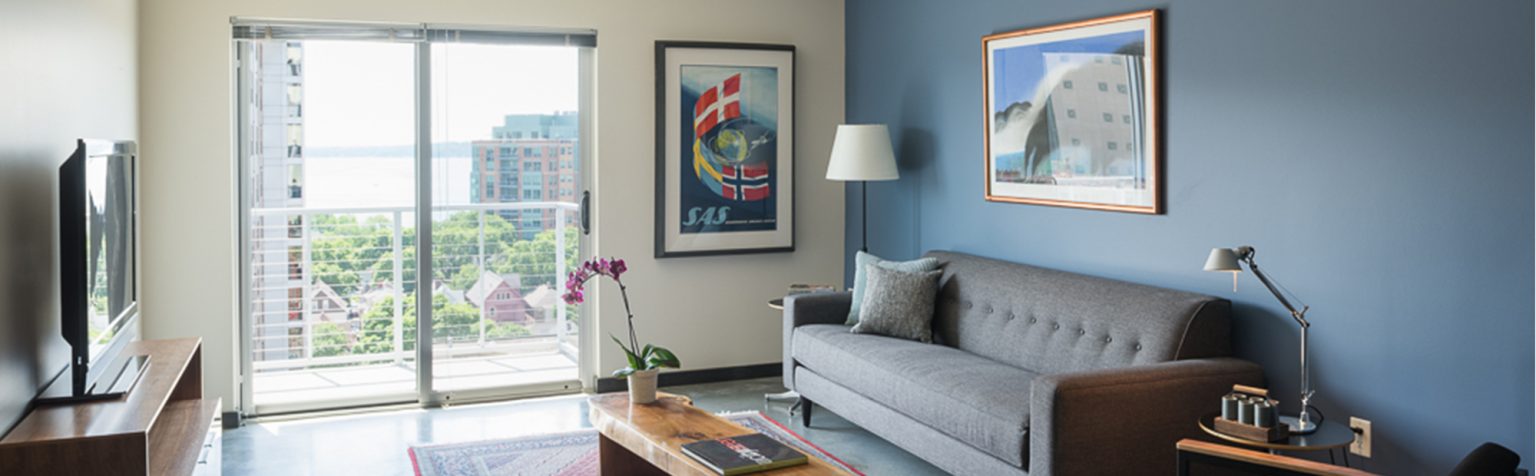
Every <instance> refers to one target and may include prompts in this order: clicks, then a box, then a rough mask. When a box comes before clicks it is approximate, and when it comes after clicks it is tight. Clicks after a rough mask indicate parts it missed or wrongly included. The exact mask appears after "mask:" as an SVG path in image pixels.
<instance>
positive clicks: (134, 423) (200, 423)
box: [0, 338, 221, 476]
mask: <svg viewBox="0 0 1536 476" xmlns="http://www.w3.org/2000/svg"><path fill="white" fill-rule="evenodd" d="M122 355H123V356H125V357H126V356H131V355H148V356H149V364H148V369H147V370H145V372H144V375H143V376H142V377H140V379H141V380H140V381H139V383H138V385H136V386H134V388H133V391H132V392H130V393H129V394H128V395H127V396H125V397H123V398H119V399H116V400H103V401H96V402H87V403H78V404H70V405H45V406H38V407H36V408H34V409H32V412H31V413H29V414H27V416H26V418H24V419H22V421H21V423H19V424H17V425H16V428H14V429H12V430H11V432H10V434H7V435H5V438H4V439H0V474H5V475H32V474H39V475H43V474H46V475H55V474H91V475H97V474H101V475H156V476H160V475H175V476H181V475H189V474H219V452H220V446H221V445H220V441H219V435H220V431H221V428H220V424H221V422H220V417H219V412H220V403H221V402H220V401H219V399H217V398H212V399H209V398H203V370H202V368H203V364H202V360H203V358H202V340H201V339H197V338H188V339H166V340H146V341H137V342H131V343H129V344H128V345H127V346H125V347H124V349H123V352H122ZM60 384H62V386H63V387H68V386H69V385H70V382H69V379H67V378H60V379H57V381H56V382H55V386H57V385H60ZM67 390H68V389H67V388H66V389H65V391H67ZM54 391H56V390H55V389H53V388H50V389H49V390H47V391H45V393H50V392H54Z"/></svg>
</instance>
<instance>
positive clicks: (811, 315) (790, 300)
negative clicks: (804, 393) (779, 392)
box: [784, 292, 853, 390]
mask: <svg viewBox="0 0 1536 476" xmlns="http://www.w3.org/2000/svg"><path fill="white" fill-rule="evenodd" d="M851 307H853V293H851V292H839V293H811V294H797V295H794V296H786V297H785V298H784V388H788V389H790V390H794V389H795V360H794V358H793V357H791V355H792V351H793V350H794V349H792V348H791V347H790V346H791V345H792V344H793V343H794V336H795V328H796V327H800V326H804V325H808V324H842V323H844V322H848V309H849V308H851Z"/></svg>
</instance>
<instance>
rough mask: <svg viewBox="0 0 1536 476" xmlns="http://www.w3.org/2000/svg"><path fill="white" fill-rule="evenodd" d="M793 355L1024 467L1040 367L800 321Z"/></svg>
mask: <svg viewBox="0 0 1536 476" xmlns="http://www.w3.org/2000/svg"><path fill="white" fill-rule="evenodd" d="M792 338H793V344H792V354H793V356H794V359H795V361H796V362H798V363H799V364H800V365H802V366H805V367H806V368H809V369H810V370H812V371H814V372H816V373H817V374H820V375H821V376H823V377H826V378H827V379H828V380H831V381H833V382H835V383H837V384H838V385H842V386H844V387H847V388H849V389H850V390H853V391H855V392H858V393H859V394H861V395H864V396H866V397H868V398H870V399H871V400H874V401H877V402H880V403H881V404H883V405H885V406H887V407H890V408H891V409H892V410H895V411H897V412H900V413H902V414H904V415H907V416H908V417H911V418H912V419H914V420H917V421H919V422H922V423H924V424H926V425H928V426H930V427H932V428H934V429H935V430H938V431H940V432H943V433H944V434H947V435H949V436H951V437H953V438H955V439H957V440H960V441H964V442H966V443H967V444H969V445H971V446H974V447H976V448H977V449H979V450H982V451H985V452H986V453H988V454H991V455H992V456H995V457H997V458H998V459H1001V460H1003V461H1007V462H1009V463H1012V464H1015V465H1019V466H1021V467H1022V466H1023V465H1024V464H1025V461H1027V455H1026V454H1025V452H1026V451H1027V450H1028V447H1029V440H1028V438H1027V436H1028V426H1029V399H1030V393H1029V388H1030V384H1031V383H1032V382H1033V381H1034V379H1035V377H1036V374H1034V373H1032V372H1028V371H1025V370H1022V369H1019V368H1017V367H1013V366H1009V365H1006V364H1002V363H999V362H997V361H994V360H991V359H987V358H984V357H979V356H976V355H973V354H970V353H966V352H964V351H961V350H958V349H955V348H952V347H946V346H942V345H932V344H921V343H917V342H912V341H909V340H904V339H897V338H892V337H882V336H877V335H869V334H853V333H851V332H849V331H848V327H847V326H840V325H833V324H816V325H808V326H802V327H799V328H796V329H795V331H794V336H793V337H792Z"/></svg>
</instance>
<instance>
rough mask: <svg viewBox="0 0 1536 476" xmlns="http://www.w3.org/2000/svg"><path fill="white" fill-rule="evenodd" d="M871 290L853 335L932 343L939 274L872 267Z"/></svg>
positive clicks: (870, 274) (870, 271) (869, 268)
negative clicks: (874, 335)
mask: <svg viewBox="0 0 1536 476" xmlns="http://www.w3.org/2000/svg"><path fill="white" fill-rule="evenodd" d="M864 273H865V274H868V275H869V282H868V285H869V289H866V290H864V306H863V307H862V308H861V309H860V310H859V323H858V324H854V326H853V329H852V332H853V333H854V334H879V335H883V336H891V337H900V338H903V339H910V340H915V341H918V342H923V343H928V342H933V297H934V295H936V294H938V292H939V272H938V271H928V272H926V273H904V272H901V271H896V270H893V269H885V268H882V267H880V266H878V265H873V264H872V265H869V266H868V267H866V269H865V270H864Z"/></svg>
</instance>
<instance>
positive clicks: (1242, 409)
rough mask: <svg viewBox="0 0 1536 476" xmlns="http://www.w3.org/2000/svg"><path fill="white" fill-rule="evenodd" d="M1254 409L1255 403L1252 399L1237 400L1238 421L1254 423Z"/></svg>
mask: <svg viewBox="0 0 1536 476" xmlns="http://www.w3.org/2000/svg"><path fill="white" fill-rule="evenodd" d="M1254 410H1255V405H1254V401H1253V400H1252V399H1247V398H1243V399H1239V400H1238V402H1237V421H1238V422H1241V423H1242V424H1244V425H1252V424H1253V413H1254Z"/></svg>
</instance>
